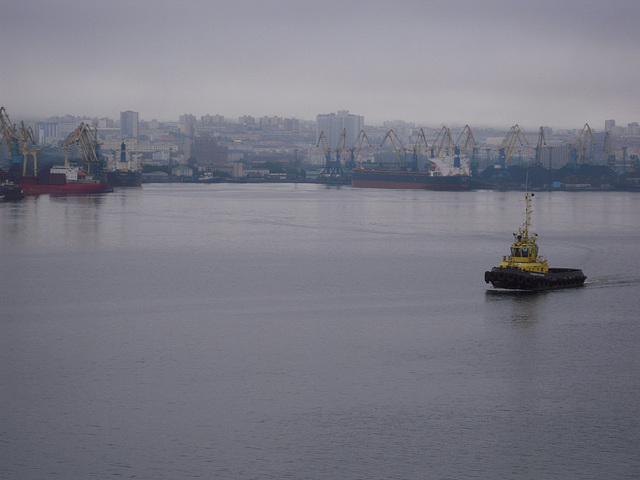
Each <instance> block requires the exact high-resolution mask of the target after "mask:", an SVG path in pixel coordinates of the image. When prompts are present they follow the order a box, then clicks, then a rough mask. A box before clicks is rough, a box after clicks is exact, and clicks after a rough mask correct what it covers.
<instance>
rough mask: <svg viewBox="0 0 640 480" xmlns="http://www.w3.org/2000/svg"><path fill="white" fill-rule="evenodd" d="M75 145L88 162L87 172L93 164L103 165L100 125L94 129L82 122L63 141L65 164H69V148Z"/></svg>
mask: <svg viewBox="0 0 640 480" xmlns="http://www.w3.org/2000/svg"><path fill="white" fill-rule="evenodd" d="M72 146H75V147H76V150H77V151H78V153H79V154H80V156H81V157H82V159H83V160H84V161H85V162H86V164H87V172H89V173H90V172H91V165H92V164H95V165H96V166H97V167H102V165H101V159H102V154H101V149H100V142H98V127H97V125H94V126H93V129H92V128H91V127H90V126H89V125H87V124H86V123H84V122H82V123H80V125H78V126H77V127H76V129H75V130H74V131H73V132H71V133H70V134H69V136H68V137H67V138H65V140H64V142H62V148H63V150H64V166H65V167H68V166H69V149H70V148H71V147H72Z"/></svg>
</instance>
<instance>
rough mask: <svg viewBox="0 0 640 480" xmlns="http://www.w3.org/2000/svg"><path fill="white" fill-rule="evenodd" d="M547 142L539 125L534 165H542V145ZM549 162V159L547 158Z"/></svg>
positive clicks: (542, 128)
mask: <svg viewBox="0 0 640 480" xmlns="http://www.w3.org/2000/svg"><path fill="white" fill-rule="evenodd" d="M546 144H547V139H546V138H545V136H544V127H540V133H539V134H538V144H537V145H536V165H542V147H543V146H544V145H546ZM549 163H551V159H549Z"/></svg>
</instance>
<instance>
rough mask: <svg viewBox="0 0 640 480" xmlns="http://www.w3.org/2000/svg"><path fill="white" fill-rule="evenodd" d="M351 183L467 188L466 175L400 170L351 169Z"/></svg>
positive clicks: (370, 186) (424, 188)
mask: <svg viewBox="0 0 640 480" xmlns="http://www.w3.org/2000/svg"><path fill="white" fill-rule="evenodd" d="M351 185H352V186H354V187H359V188H397V189H420V190H468V189H469V188H470V182H469V176H468V175H434V174H433V173H432V172H409V171H401V170H367V169H363V168H356V169H353V170H352V171H351Z"/></svg>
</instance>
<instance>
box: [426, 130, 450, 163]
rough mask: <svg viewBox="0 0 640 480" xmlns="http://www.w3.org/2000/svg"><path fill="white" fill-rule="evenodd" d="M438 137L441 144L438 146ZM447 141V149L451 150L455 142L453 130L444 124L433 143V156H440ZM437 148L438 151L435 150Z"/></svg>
mask: <svg viewBox="0 0 640 480" xmlns="http://www.w3.org/2000/svg"><path fill="white" fill-rule="evenodd" d="M438 139H439V140H440V144H439V145H438V146H437V147H436V143H438ZM445 142H446V145H447V146H446V147H445V151H449V150H450V149H451V145H452V144H453V139H452V138H451V130H449V129H448V128H447V127H446V126H444V125H443V126H442V128H441V129H440V131H439V132H438V135H436V139H435V140H434V141H433V145H431V158H434V157H439V156H440V152H441V151H442V148H443V147H444V145H445ZM436 148H437V152H436V151H435V150H436Z"/></svg>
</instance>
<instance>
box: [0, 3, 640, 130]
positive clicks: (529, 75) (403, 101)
mask: <svg viewBox="0 0 640 480" xmlns="http://www.w3.org/2000/svg"><path fill="white" fill-rule="evenodd" d="M3 3H4V4H5V5H4V6H3V8H2V16H1V17H0V40H1V41H2V53H0V58H2V60H3V61H2V64H1V67H0V72H1V73H0V93H1V97H0V105H4V106H5V107H6V108H7V110H8V112H9V115H10V116H11V119H12V120H13V121H14V122H15V121H17V120H19V119H26V118H34V117H47V116H51V115H64V114H67V113H68V114H72V115H89V116H97V117H104V116H108V117H111V118H119V112H120V111H124V110H134V111H138V112H140V118H141V119H145V120H151V119H154V118H155V119H158V120H177V119H178V116H179V115H181V114H184V113H191V114H194V115H196V117H198V118H199V117H200V116H201V115H205V114H212V115H213V114H221V115H224V116H225V117H227V118H231V119H234V120H235V119H237V117H238V116H239V115H244V114H246V115H253V116H255V117H260V116H263V115H270V116H271V115H278V116H282V117H296V118H302V119H309V120H313V119H315V116H316V115H317V114H319V113H331V112H335V111H337V110H349V111H350V112H351V113H356V114H359V115H364V117H365V122H366V123H367V124H374V125H375V124H381V122H382V121H384V120H394V119H401V120H405V121H412V122H416V123H420V124H425V125H429V126H438V125H441V124H447V125H450V126H454V125H464V124H469V125H471V126H472V127H473V126H478V127H480V126H497V127H509V126H510V125H513V124H515V123H519V124H520V125H522V126H524V127H525V128H536V127H538V126H539V125H549V126H552V127H558V128H582V126H583V125H584V124H585V123H589V124H590V125H591V126H592V127H593V128H594V129H597V130H602V129H603V126H604V120H605V119H609V118H613V119H615V120H616V121H617V123H618V124H619V125H626V124H627V123H628V122H632V121H640V91H639V90H640V87H639V85H640V1H638V0H606V1H605V0H601V1H592V0H536V1H520V0H488V1H483V0H478V1H472V0H467V1H462V0H432V1H428V0H422V1H411V0H392V1H375V0H373V1H359V0H335V1H334V0H318V1H307V0H298V1H294V0H272V1H266V0H265V1H259V0H233V1H221V0H155V1H150V0H108V1H103V0H58V1H55V0H8V2H3Z"/></svg>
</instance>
